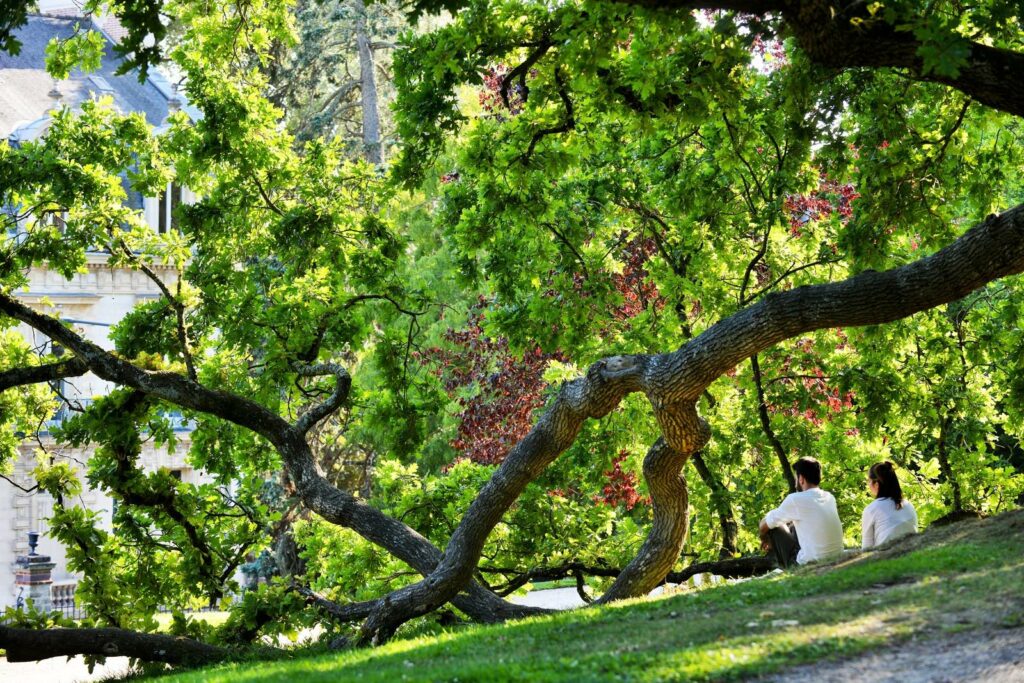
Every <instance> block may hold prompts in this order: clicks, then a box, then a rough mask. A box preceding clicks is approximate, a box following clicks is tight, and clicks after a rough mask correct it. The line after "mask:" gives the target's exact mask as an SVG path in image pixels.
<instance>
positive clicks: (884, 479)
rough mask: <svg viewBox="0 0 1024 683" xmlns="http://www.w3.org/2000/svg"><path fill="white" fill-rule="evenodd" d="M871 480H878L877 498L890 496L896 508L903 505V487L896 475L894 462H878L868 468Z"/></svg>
mask: <svg viewBox="0 0 1024 683" xmlns="http://www.w3.org/2000/svg"><path fill="white" fill-rule="evenodd" d="M868 476H869V477H871V481H877V482H878V495H877V496H875V497H876V498H890V499H892V502H894V503H895V504H896V509H897V510H899V509H900V508H901V507H903V489H901V488H900V480H899V478H898V477H897V476H896V468H894V467H893V466H892V463H891V462H889V461H888V460H886V461H885V462H876V463H875V464H874V465H872V466H871V469H870V470H868Z"/></svg>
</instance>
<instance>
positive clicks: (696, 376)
mask: <svg viewBox="0 0 1024 683" xmlns="http://www.w3.org/2000/svg"><path fill="white" fill-rule="evenodd" d="M1021 271H1024V205H1021V206H1017V207H1015V208H1013V209H1011V210H1009V211H1006V212H1005V213H1003V214H1002V215H999V216H997V215H992V216H989V218H988V219H986V220H985V221H984V222H983V223H981V224H979V225H977V226H975V227H973V228H972V229H971V230H969V231H968V232H967V233H966V234H964V235H963V236H962V237H960V238H959V239H957V240H956V241H955V242H953V243H952V244H951V245H949V246H947V247H946V248H944V249H942V250H941V251H939V252H938V253H936V254H934V255H932V256H930V257H927V258H923V259H921V260H919V261H915V262H913V263H910V264H908V265H905V266H903V267H900V268H896V269H893V270H889V271H885V272H881V273H878V272H873V271H867V272H864V273H861V274H859V275H857V276H854V277H851V278H849V279H847V280H843V281H841V282H836V283H830V284H823V285H815V286H805V287H799V288H796V289H793V290H789V291H786V292H780V293H774V294H770V295H768V296H766V297H765V298H764V299H762V300H761V301H760V302H759V303H757V304H756V305H753V306H749V307H747V308H745V309H743V310H741V311H739V312H737V313H735V314H734V315H732V316H730V317H728V318H726V319H724V320H722V321H720V322H719V323H717V324H716V325H714V326H713V327H711V328H709V329H708V330H707V331H705V332H704V333H703V334H701V335H700V336H698V337H697V338H695V339H693V340H690V341H689V342H687V343H686V344H684V345H683V346H682V347H681V348H680V349H679V350H677V351H675V352H672V353H666V354H661V355H650V356H628V357H623V356H616V357H613V358H609V359H605V360H602V361H598V362H597V363H595V364H594V365H592V366H591V367H590V369H589V370H588V372H587V375H586V377H584V378H581V379H578V380H574V381H571V382H567V383H566V384H564V385H563V387H562V389H561V391H560V392H559V394H558V397H557V398H556V399H555V401H554V403H553V404H552V405H551V407H550V408H549V409H548V410H547V411H546V412H545V414H544V415H543V416H542V417H541V419H540V420H539V421H538V422H537V424H536V425H535V426H534V428H533V429H532V430H531V431H530V433H529V434H527V436H526V437H525V438H524V439H523V440H522V441H520V442H519V443H518V444H517V445H516V446H515V447H514V448H513V449H512V451H511V453H510V454H509V456H508V458H506V460H505V461H504V462H503V463H502V464H501V466H500V467H499V468H498V469H497V470H496V471H495V473H494V475H493V476H492V478H491V480H490V481H489V482H488V483H487V485H485V486H484V487H483V489H481V491H480V493H479V494H478V496H477V498H476V500H475V501H474V502H473V504H472V505H471V506H470V509H469V510H468V512H467V513H466V515H465V517H464V518H463V519H462V521H461V522H460V524H459V526H458V527H457V528H456V530H455V532H454V534H453V535H452V538H451V541H450V542H449V544H448V547H447V548H446V550H445V552H444V554H443V555H441V554H440V553H438V551H437V549H436V548H434V547H433V546H432V545H431V544H430V543H429V542H428V541H427V540H426V539H424V538H423V537H422V536H420V535H419V534H417V533H416V532H415V531H414V530H412V529H409V528H408V527H407V526H405V525H404V524H402V523H401V522H398V521H397V520H394V519H391V518H389V517H387V516H386V515H383V514H382V513H381V512H379V511H378V510H376V509H374V508H372V507H370V506H368V505H366V504H365V503H362V502H360V501H358V500H356V499H355V498H353V497H352V496H351V495H348V494H346V493H345V492H342V491H339V490H338V489H337V488H335V487H333V486H331V485H330V483H329V482H327V481H326V480H325V479H324V478H323V476H322V475H320V474H319V473H318V472H317V471H316V468H315V464H314V463H313V458H312V454H311V453H310V450H309V445H308V444H307V443H306V441H305V438H304V437H305V434H306V432H307V431H308V430H309V428H310V427H311V426H312V424H313V422H315V421H316V420H319V419H322V418H323V417H324V416H326V415H327V414H329V413H330V412H331V411H332V410H334V409H336V408H337V406H338V405H340V403H339V401H340V400H341V398H343V396H344V395H347V387H348V384H347V382H345V381H343V379H347V374H346V375H344V376H343V374H342V373H339V374H338V387H339V388H338V391H337V392H336V394H337V396H335V397H333V398H332V400H330V401H328V402H325V404H324V406H323V407H322V408H318V409H314V410H311V411H310V412H309V413H308V414H307V415H305V416H304V417H303V418H302V419H301V420H300V421H299V423H296V425H295V426H293V425H291V424H289V423H287V422H285V421H284V420H282V419H281V418H280V417H279V416H278V415H276V414H274V413H273V412H271V411H269V410H268V409H266V408H265V407H263V406H261V405H259V404H257V403H255V402H253V401H249V400H247V399H245V398H242V397H239V396H235V395H232V394H228V393H226V392H222V391H215V390H210V389H207V388H206V387H203V386H202V385H200V384H198V383H196V382H194V381H191V380H189V379H188V378H186V377H183V376H181V375H179V374H176V373H172V372H151V371H146V370H142V369H140V368H137V367H135V366H133V365H132V364H131V363H129V362H127V361H125V360H123V359H121V358H118V357H116V356H114V355H112V354H110V353H108V352H106V351H104V350H103V349H101V348H99V347H98V346H96V345H95V344H93V343H91V342H89V341H87V340H85V339H83V338H82V337H80V336H79V335H78V334H76V333H75V332H74V331H73V330H71V329H69V328H67V327H65V326H64V325H63V324H62V323H61V322H60V321H59V320H57V319H55V318H52V317H50V316H46V315H42V314H39V313H36V312H35V311H33V310H32V309H30V308H29V307H27V306H25V305H24V304H21V303H20V302H18V301H17V300H15V299H14V298H13V297H11V296H9V295H8V294H5V293H0V311H2V312H4V313H5V314H7V315H9V316H11V317H13V318H15V319H17V320H20V321H21V322H24V323H26V324H28V325H30V326H32V327H34V328H35V329H37V330H39V331H40V332H43V333H44V334H46V335H48V336H49V337H50V338H51V339H54V340H55V341H57V342H59V343H60V344H61V345H63V346H64V347H65V348H67V349H69V350H71V351H72V352H73V353H74V354H75V355H76V356H77V357H78V358H80V359H81V360H82V361H84V362H85V363H86V364H87V365H88V366H89V369H90V370H92V371H93V372H94V373H95V374H96V375H97V376H99V377H101V378H102V379H106V380H108V381H111V382H115V383H117V384H120V385H122V386H130V387H133V388H136V389H138V390H140V391H144V392H146V393H149V394H152V395H154V396H157V397H159V398H162V399H164V400H167V401H170V402H172V403H176V404H178V405H181V406H183V407H186V408H190V409H192V410H199V411H202V412H206V413H209V414H212V415H217V416H218V417H221V418H223V419H227V420H230V421H232V422H234V423H236V424H239V425H241V426H244V427H247V428H249V429H252V430H253V431H255V432H256V433H258V434H261V435H263V436H265V437H266V438H267V439H268V440H270V442H271V443H272V444H274V446H275V447H276V448H277V449H278V451H279V452H280V453H281V454H282V457H283V459H284V462H285V464H286V466H287V467H288V468H289V472H290V474H291V476H292V479H293V481H294V482H295V484H296V487H297V490H298V491H299V493H300V495H301V496H302V498H303V501H304V502H305V503H306V504H307V505H308V506H309V507H310V508H311V509H312V510H314V511H315V512H316V513H317V514H320V515H321V516H323V517H324V518H325V519H328V520H329V521H334V522H336V523H339V524H343V525H345V526H348V527H350V528H352V529H353V530H355V531H357V532H358V533H360V534H361V535H363V536H365V537H366V538H367V539H368V540H371V541H373V542H375V543H378V544H380V545H381V546H382V547H384V548H386V549H388V550H389V551H390V552H393V553H394V554H395V555H396V557H399V558H400V559H402V560H403V561H405V562H407V563H408V564H410V565H411V566H413V567H415V568H416V569H417V570H418V571H420V572H424V573H428V572H429V574H428V575H427V576H426V577H425V578H424V580H422V581H420V582H419V583H416V584H413V585H411V586H408V587H406V588H403V589H400V590H398V591H395V592H394V593H392V594H391V595H389V596H387V597H385V598H384V599H383V600H381V601H380V602H379V603H378V605H379V606H378V607H377V608H376V609H375V610H374V611H373V613H372V614H371V615H370V616H369V618H368V619H367V621H366V623H365V624H364V627H363V631H362V634H361V639H362V641H363V642H369V643H377V642H381V641H383V640H386V639H387V638H389V637H390V636H391V635H392V634H393V633H394V630H395V629H396V628H398V626H400V625H401V624H402V623H404V622H405V621H408V620H409V619H410V618H413V617H415V616H419V615H422V614H426V613H428V612H430V611H432V610H434V609H436V608H437V607H439V606H441V605H442V604H444V603H446V602H448V601H449V600H452V599H453V598H456V596H457V595H458V594H459V592H460V591H461V590H463V588H464V587H465V586H468V585H470V586H471V584H470V582H471V579H472V576H473V572H474V571H475V568H476V564H477V562H478V561H479V558H480V553H481V551H482V549H483V546H484V543H485V542H486V540H487V537H488V535H489V534H490V532H491V530H492V529H493V528H494V525H495V524H497V523H498V521H499V520H500V519H501V517H502V516H503V515H504V513H505V512H506V511H507V510H508V508H509V506H511V505H512V503H513V502H514V501H515V500H516V499H517V498H518V496H519V495H520V493H521V492H522V491H523V489H524V488H525V487H526V485H527V484H528V483H529V482H531V481H532V480H533V479H535V478H536V477H537V476H538V475H539V474H540V473H541V472H542V471H543V470H544V468H545V467H547V465H548V464H550V463H551V462H552V461H553V460H554V459H555V458H556V457H558V455H559V454H560V453H562V452H563V451H564V450H565V449H566V448H568V447H569V446H570V445H571V444H572V443H573V441H574V440H575V439H576V436H577V434H578V433H579V430H580V428H581V427H582V424H583V421H584V420H585V419H586V418H588V417H592V418H599V417H603V416H604V415H606V414H607V413H608V412H609V411H611V410H613V409H614V408H615V407H616V406H617V405H618V404H619V402H620V401H621V399H622V398H623V397H624V396H625V395H627V394H629V393H632V392H635V391H643V392H644V393H645V394H646V395H647V396H648V398H649V400H650V402H651V406H652V409H653V411H654V413H655V416H656V417H657V419H658V423H659V425H660V426H661V429H662V433H663V436H664V439H665V442H666V445H667V446H668V447H671V448H672V449H674V450H676V451H678V453H679V454H680V457H681V458H683V460H682V462H681V463H680V464H679V467H680V468H681V466H682V464H683V463H684V462H685V457H688V456H689V455H690V454H692V453H693V452H695V451H696V450H697V449H699V448H700V447H701V446H702V445H703V442H704V440H706V438H707V436H706V430H707V428H706V425H705V426H703V427H702V426H701V422H700V420H699V418H698V417H697V414H696V409H695V405H696V401H697V399H698V398H699V397H700V396H701V394H702V393H703V392H704V391H705V389H706V388H707V387H708V385H709V384H710V383H711V382H712V381H714V380H715V379H716V378H717V377H719V376H720V375H722V374H723V373H725V372H727V371H728V370H729V369H731V368H733V367H735V366H736V365H737V364H738V363H740V362H741V361H742V360H743V359H745V358H750V357H751V356H752V355H754V354H756V353H758V352H760V351H761V350H763V349H765V348H768V347H769V346H772V345H773V344H776V343H778V342H780V341H782V340H784V339H788V338H790V337H793V336H796V335H798V334H802V333H806V332H809V331H812V330H816V329H822V328H831V327H855V326H859V325H871V324H881V323H885V322H890V321H892V320H897V319H899V318H902V317H906V316H908V315H911V314H913V313H916V312H918V311H922V310H926V309H929V308H933V307H935V306H939V305H941V304H944V303H948V302H950V301H955V300H957V299H960V298H962V297H963V296H965V295H967V294H968V293H970V292H971V291H974V290H975V289H978V288H979V287H981V286H983V285H985V284H987V283H988V282H991V281H992V280H995V279H997V278H1000V277H1004V276H1006V275H1011V274H1015V273H1020V272H1021ZM338 392H340V393H338ZM339 396H340V397H341V398H339ZM673 466H674V464H673ZM657 469H658V472H659V474H666V475H667V474H668V473H669V472H671V469H670V467H669V466H667V465H666V466H665V467H664V468H661V467H659V468H657ZM676 471H677V472H678V469H677V470H676ZM677 535H678V533H677V534H675V535H673V534H668V535H667V536H671V537H672V538H675V537H676V536H677ZM683 535H684V536H685V529H684V531H683ZM672 538H669V539H668V540H666V535H664V534H661V533H660V532H659V534H657V538H656V539H655V540H654V541H652V539H648V540H649V541H651V542H652V543H654V544H655V545H656V546H657V547H656V548H654V550H655V551H656V552H654V553H653V555H656V556H657V557H659V558H660V557H663V556H664V555H665V554H667V551H668V550H671V546H672V543H671V540H672ZM646 546H648V544H645V547H646ZM649 552H650V549H648V550H645V553H649ZM653 555H652V556H653ZM644 567H646V568H647V569H645V570H644V571H638V572H637V574H639V575H638V576H637V577H636V578H635V579H631V580H630V581H629V584H630V585H632V586H640V585H647V584H649V583H651V582H652V579H651V578H650V577H649V576H647V575H646V574H647V573H650V574H652V575H653V574H655V573H657V572H661V571H663V568H664V563H663V562H661V561H657V562H653V561H652V562H646V561H645V562H641V563H640V568H641V569H643V568H644ZM657 578H658V581H660V580H661V579H662V578H664V574H662V575H661V576H658V577H657ZM654 583H657V582H656V581H655V582H654ZM488 596H489V597H488ZM468 597H470V598H471V599H472V600H471V601H468V602H467V603H466V604H467V605H468V606H470V607H472V608H475V609H479V608H481V607H483V608H485V609H483V611H482V615H483V616H485V617H486V616H487V615H489V614H494V613H497V612H498V611H500V610H508V609H510V607H505V606H503V603H501V601H500V600H498V598H497V597H496V596H494V595H493V594H490V593H486V592H484V591H483V589H482V588H480V587H479V586H476V587H475V588H473V587H472V586H471V588H470V595H469V596H468ZM456 604H457V605H458V604H459V603H458V602H456ZM460 607H461V605H460Z"/></svg>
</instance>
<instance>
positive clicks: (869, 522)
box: [860, 505, 875, 550]
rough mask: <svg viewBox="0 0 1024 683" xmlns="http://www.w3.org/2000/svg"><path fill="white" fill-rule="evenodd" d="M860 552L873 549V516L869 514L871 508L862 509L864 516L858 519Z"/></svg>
mask: <svg viewBox="0 0 1024 683" xmlns="http://www.w3.org/2000/svg"><path fill="white" fill-rule="evenodd" d="M860 535H861V544H860V547H861V550H870V549H871V548H874V547H875V516H874V515H873V514H871V506H870V505H868V506H867V507H866V508H864V514H862V515H861V517H860Z"/></svg>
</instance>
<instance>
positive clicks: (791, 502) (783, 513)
mask: <svg viewBox="0 0 1024 683" xmlns="http://www.w3.org/2000/svg"><path fill="white" fill-rule="evenodd" d="M764 519H765V522H766V523H767V525H768V526H769V527H772V528H775V527H779V526H781V525H783V524H785V523H787V522H792V524H793V526H794V528H795V529H796V536H797V539H798V540H799V543H800V550H799V552H798V553H797V556H796V561H797V564H807V563H808V562H817V561H819V560H831V559H833V558H836V557H838V556H839V555H841V554H842V552H843V524H842V522H841V521H840V520H839V510H838V509H837V508H836V499H835V497H833V495H832V494H831V493H829V492H828V491H824V490H822V489H820V488H817V487H815V488H810V489H807V490H806V491H799V492H797V493H791V494H789V495H788V496H786V499H785V500H783V501H782V504H781V505H779V507H777V508H775V509H774V510H772V511H771V512H769V513H768V514H767V515H765V518H764Z"/></svg>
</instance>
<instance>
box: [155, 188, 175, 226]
mask: <svg viewBox="0 0 1024 683" xmlns="http://www.w3.org/2000/svg"><path fill="white" fill-rule="evenodd" d="M180 205H181V185H178V184H177V183H170V184H169V185H168V186H167V189H166V190H164V192H163V194H161V195H160V208H159V215H158V221H157V228H156V231H157V232H158V233H160V234H161V235H163V234H165V233H167V232H168V231H170V230H174V231H177V229H178V217H177V212H176V210H177V208H178V206H180Z"/></svg>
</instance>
